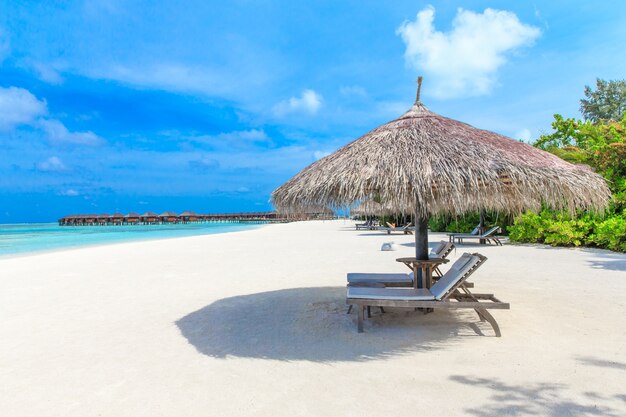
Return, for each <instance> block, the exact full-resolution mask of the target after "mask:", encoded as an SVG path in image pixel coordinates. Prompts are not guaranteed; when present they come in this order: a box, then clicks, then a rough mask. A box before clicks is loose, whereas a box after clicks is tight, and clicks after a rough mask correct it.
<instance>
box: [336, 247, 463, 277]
mask: <svg viewBox="0 0 626 417" xmlns="http://www.w3.org/2000/svg"><path fill="white" fill-rule="evenodd" d="M452 249H454V245H453V244H452V243H449V242H444V241H443V240H442V241H441V242H439V244H438V245H437V246H435V247H434V248H433V250H431V251H430V254H429V255H428V257H429V258H444V259H445V258H447V257H448V255H449V254H450V252H452ZM435 272H436V273H437V274H438V276H441V275H442V274H441V271H439V270H438V269H435ZM347 280H348V285H352V286H362V287H412V286H413V273H412V272H411V273H407V274H403V273H384V272H383V273H361V272H349V273H348V276H347Z"/></svg>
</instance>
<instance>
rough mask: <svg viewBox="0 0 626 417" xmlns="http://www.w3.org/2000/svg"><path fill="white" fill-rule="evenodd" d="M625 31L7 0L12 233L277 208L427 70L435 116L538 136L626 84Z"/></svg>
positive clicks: (393, 11) (495, 4)
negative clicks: (606, 86) (297, 181)
mask: <svg viewBox="0 0 626 417" xmlns="http://www.w3.org/2000/svg"><path fill="white" fill-rule="evenodd" d="M617 6H619V7H617ZM625 21H626V7H622V6H621V1H605V2H586V1H551V2H535V3H534V4H533V2H511V1H491V2H484V1H464V2H460V1H450V0H447V1H446V0H442V1H431V2H420V1H394V2H381V1H370V0H359V1H342V2H337V1H295V0H294V1H291V2H284V1H272V0H266V1H243V0H241V1H238V0H232V1H228V2H217V1H183V2H158V1H130V2H129V1H116V0H109V1H97V0H89V1H84V2H79V1H74V2H73V1H64V2H35V1H32V2H30V1H20V2H16V1H9V0H0V155H1V158H0V196H1V198H2V205H1V207H0V223H13V222H26V221H54V220H56V219H57V218H58V217H61V216H63V215H65V214H70V213H103V212H108V213H111V212H114V211H121V212H129V211H137V212H144V211H148V210H150V211H157V212H160V211H165V210H173V211H183V210H194V211H198V212H232V211H264V210H269V209H271V207H270V205H269V201H268V200H269V194H270V193H271V191H272V190H273V189H274V188H276V187H278V186H279V185H280V184H282V183H283V182H284V181H286V180H287V179H289V178H290V177H291V176H292V175H293V174H295V173H296V172H298V171H299V170H300V169H302V168H304V167H305V166H306V165H308V164H310V163H311V162H313V161H315V160H316V159H318V158H320V157H322V156H324V155H326V154H328V153H329V152H332V151H333V150H335V149H337V148H338V147H340V146H342V145H344V144H346V143H348V142H350V141H351V140H354V139H356V138H358V137H360V136H361V135H363V134H365V133H366V132H368V131H369V130H371V129H372V128H374V127H376V126H378V125H380V124H382V123H384V122H387V121H389V120H391V119H394V118H396V117H398V116H399V115H401V114H402V113H403V112H404V111H406V110H407V109H408V108H409V107H410V106H411V104H412V102H413V100H414V97H415V88H416V84H415V78H416V77H417V75H418V74H421V75H423V76H424V77H425V80H424V85H423V89H422V101H423V102H424V103H425V104H426V105H427V106H428V107H429V108H430V109H431V110H433V111H436V112H438V113H441V114H443V115H445V116H448V117H452V118H455V119H459V120H462V121H465V122H467V123H470V124H472V125H474V126H477V127H480V128H484V129H489V130H493V131H496V132H499V133H502V134H504V135H507V136H510V137H513V138H517V139H523V140H532V139H534V138H536V137H537V136H538V135H539V134H541V133H544V132H549V131H550V122H551V120H552V115H553V114H554V113H561V114H563V115H565V116H568V117H578V116H579V113H578V106H579V102H578V100H579V99H580V98H581V96H582V92H583V88H584V86H585V85H592V84H594V83H595V79H596V77H600V78H604V79H623V78H625V74H626V54H624V52H623V45H624V44H625V43H626V25H624V22H625Z"/></svg>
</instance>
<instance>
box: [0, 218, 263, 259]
mask: <svg viewBox="0 0 626 417" xmlns="http://www.w3.org/2000/svg"><path fill="white" fill-rule="evenodd" d="M262 226H263V225H262V224H246V223H194V224H164V225H149V226H142V225H136V226H85V227H81V226H76V227H75V226H63V227H61V226H59V225H58V224H57V223H31V224H0V258H2V257H6V256H11V255H17V254H26V253H33V252H48V251H54V250H59V249H66V248H77V247H83V246H94V245H103V244H108V243H118V242H129V241H138V240H154V239H168V238H174V237H185V236H198V235H209V234H216V233H227V232H233V231H239V230H250V229H255V228H258V227H262Z"/></svg>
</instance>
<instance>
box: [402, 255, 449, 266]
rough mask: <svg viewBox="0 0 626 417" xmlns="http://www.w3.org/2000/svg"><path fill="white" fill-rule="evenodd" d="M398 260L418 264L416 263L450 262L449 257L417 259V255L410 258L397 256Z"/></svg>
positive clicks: (434, 263)
mask: <svg viewBox="0 0 626 417" xmlns="http://www.w3.org/2000/svg"><path fill="white" fill-rule="evenodd" d="M396 262H403V263H405V264H416V265H421V264H423V265H436V264H445V263H447V262H450V260H449V259H445V258H430V259H417V258H415V257H408V258H397V259H396Z"/></svg>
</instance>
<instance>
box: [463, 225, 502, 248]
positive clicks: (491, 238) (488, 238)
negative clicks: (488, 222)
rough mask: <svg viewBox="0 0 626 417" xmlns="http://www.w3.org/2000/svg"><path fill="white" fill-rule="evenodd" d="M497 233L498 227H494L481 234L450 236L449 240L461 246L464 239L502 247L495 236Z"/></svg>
mask: <svg viewBox="0 0 626 417" xmlns="http://www.w3.org/2000/svg"><path fill="white" fill-rule="evenodd" d="M498 231H500V226H494V227H492V228H491V229H489V230H487V231H486V232H485V233H483V234H475V235H472V234H457V235H454V236H451V238H452V242H455V241H456V243H459V244H463V240H464V239H478V240H479V241H480V240H484V241H485V242H486V243H491V242H493V243H494V244H495V245H496V246H502V242H501V241H500V239H499V238H498V236H495V234H496V233H497V232H498Z"/></svg>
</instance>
